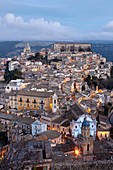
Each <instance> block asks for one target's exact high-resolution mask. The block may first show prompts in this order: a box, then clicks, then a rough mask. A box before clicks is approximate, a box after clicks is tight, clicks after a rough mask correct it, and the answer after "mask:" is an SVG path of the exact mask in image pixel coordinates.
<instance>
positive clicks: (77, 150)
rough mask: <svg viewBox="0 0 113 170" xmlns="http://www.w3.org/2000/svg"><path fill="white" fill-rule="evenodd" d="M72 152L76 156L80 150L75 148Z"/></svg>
mask: <svg viewBox="0 0 113 170" xmlns="http://www.w3.org/2000/svg"><path fill="white" fill-rule="evenodd" d="M74 153H75V155H76V156H79V155H80V150H79V149H78V148H75V150H74Z"/></svg>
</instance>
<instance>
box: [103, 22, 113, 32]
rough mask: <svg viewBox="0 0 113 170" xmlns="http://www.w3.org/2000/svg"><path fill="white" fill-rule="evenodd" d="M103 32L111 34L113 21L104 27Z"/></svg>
mask: <svg viewBox="0 0 113 170" xmlns="http://www.w3.org/2000/svg"><path fill="white" fill-rule="evenodd" d="M104 30H105V31H106V32H113V21H110V22H108V23H107V24H106V26H105V27H104Z"/></svg>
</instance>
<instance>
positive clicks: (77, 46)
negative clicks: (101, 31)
mask: <svg viewBox="0 0 113 170" xmlns="http://www.w3.org/2000/svg"><path fill="white" fill-rule="evenodd" d="M52 49H53V50H54V51H58V52H66V51H67V52H74V51H91V44H85V43H54V44H52Z"/></svg>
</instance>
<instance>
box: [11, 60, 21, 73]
mask: <svg viewBox="0 0 113 170" xmlns="http://www.w3.org/2000/svg"><path fill="white" fill-rule="evenodd" d="M18 68H20V63H19V62H18V61H10V62H9V71H12V70H15V69H18Z"/></svg>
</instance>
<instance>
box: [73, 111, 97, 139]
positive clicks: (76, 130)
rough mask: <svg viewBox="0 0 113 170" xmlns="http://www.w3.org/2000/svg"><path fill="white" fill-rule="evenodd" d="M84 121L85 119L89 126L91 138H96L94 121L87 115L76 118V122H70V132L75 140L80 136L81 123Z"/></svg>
mask: <svg viewBox="0 0 113 170" xmlns="http://www.w3.org/2000/svg"><path fill="white" fill-rule="evenodd" d="M84 119H86V120H87V121H88V122H89V126H90V135H91V136H93V137H94V138H95V136H96V120H95V119H92V118H91V117H90V116H89V115H85V114H84V115H82V116H80V117H79V118H78V120H77V121H74V120H73V121H72V122H71V125H70V127H71V130H72V136H74V137H75V138H76V137H77V136H78V135H80V134H81V127H82V123H83V121H84Z"/></svg>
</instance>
